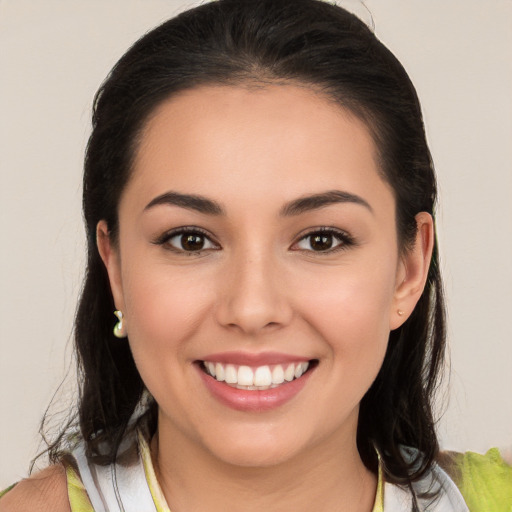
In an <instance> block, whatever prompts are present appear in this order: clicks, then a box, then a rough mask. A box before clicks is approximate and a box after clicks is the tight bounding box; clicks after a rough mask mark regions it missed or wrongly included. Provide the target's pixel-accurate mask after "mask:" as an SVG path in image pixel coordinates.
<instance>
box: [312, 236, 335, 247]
mask: <svg viewBox="0 0 512 512" xmlns="http://www.w3.org/2000/svg"><path fill="white" fill-rule="evenodd" d="M310 244H311V248H312V249H313V250H314V251H326V250H327V249H330V248H331V247H332V235H322V234H316V235H311V236H310Z"/></svg>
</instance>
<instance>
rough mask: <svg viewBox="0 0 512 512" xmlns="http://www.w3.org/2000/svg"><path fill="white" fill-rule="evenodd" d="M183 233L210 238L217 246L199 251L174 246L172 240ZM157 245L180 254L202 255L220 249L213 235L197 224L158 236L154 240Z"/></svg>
mask: <svg viewBox="0 0 512 512" xmlns="http://www.w3.org/2000/svg"><path fill="white" fill-rule="evenodd" d="M183 235H189V236H190V235H196V236H197V235H199V236H200V237H202V238H203V239H205V240H208V241H209V242H210V243H211V244H212V245H214V246H215V248H212V247H208V248H206V249H199V250H197V251H187V250H186V249H178V248H177V247H174V246H172V245H171V244H170V240H171V239H173V238H175V237H178V236H183ZM153 243H154V244H155V245H162V246H165V248H166V249H167V250H169V251H172V252H176V253H178V254H186V255H188V256H192V255H200V254H202V253H203V252H204V251H211V250H212V249H213V250H218V249H219V248H220V247H219V244H218V243H217V242H214V241H213V240H212V237H211V235H210V234H208V233H207V232H206V231H205V230H203V229H201V228H198V227H196V226H183V227H181V228H177V229H172V230H171V231H167V232H166V233H164V234H163V235H162V236H160V237H158V238H157V239H156V240H155V241H154V242H153Z"/></svg>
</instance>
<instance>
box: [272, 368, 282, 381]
mask: <svg viewBox="0 0 512 512" xmlns="http://www.w3.org/2000/svg"><path fill="white" fill-rule="evenodd" d="M283 382H284V370H283V367H282V366H281V365H280V364H278V365H276V366H274V369H273V370H272V384H282V383H283Z"/></svg>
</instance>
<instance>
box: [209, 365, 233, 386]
mask: <svg viewBox="0 0 512 512" xmlns="http://www.w3.org/2000/svg"><path fill="white" fill-rule="evenodd" d="M212 377H213V375H212ZM225 379H226V382H227V383H228V384H236V383H237V382H238V372H237V371H236V368H235V367H234V366H233V365H232V364H228V365H227V366H226V373H225Z"/></svg>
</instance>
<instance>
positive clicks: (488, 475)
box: [438, 448, 512, 511]
mask: <svg viewBox="0 0 512 512" xmlns="http://www.w3.org/2000/svg"><path fill="white" fill-rule="evenodd" d="M438 462H439V465H440V466H441V467H442V468H443V469H444V470H445V471H446V472H447V473H448V475H449V476H450V478H451V479H452V480H453V481H454V482H455V484H456V485H457V487H458V488H459V490H460V492H461V494H462V496H463V497H464V500H465V501H466V503H467V505H468V507H469V509H470V510H475V511H476V510H496V511H499V510H507V511H508V510H511V509H512V465H511V464H510V463H509V462H507V461H505V460H503V458H502V456H501V454H500V452H499V450H498V449H496V448H492V449H490V450H489V451H488V452H487V453H486V454H485V455H481V454H478V453H474V452H465V453H457V452H443V453H442V454H441V455H440V457H439V461H438Z"/></svg>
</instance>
